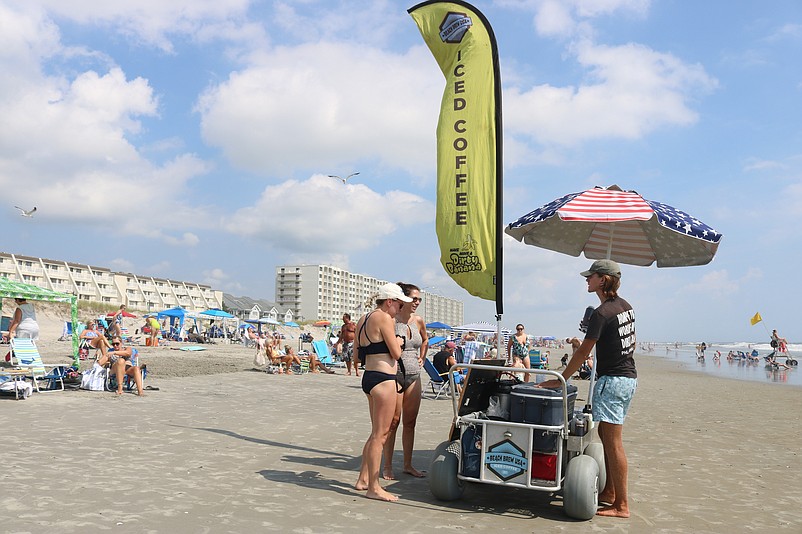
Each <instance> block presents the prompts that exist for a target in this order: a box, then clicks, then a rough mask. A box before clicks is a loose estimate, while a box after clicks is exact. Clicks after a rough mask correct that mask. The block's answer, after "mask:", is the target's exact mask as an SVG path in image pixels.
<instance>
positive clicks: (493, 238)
mask: <svg viewBox="0 0 802 534" xmlns="http://www.w3.org/2000/svg"><path fill="white" fill-rule="evenodd" d="M409 14H410V15H411V16H412V18H413V19H414V20H415V22H416V23H417V25H418V29H419V30H420V33H421V35H422V36H423V40H424V41H425V42H426V45H427V46H428V47H429V50H430V51H431V52H432V55H433V56H434V58H435V60H436V61H437V64H438V65H439V66H440V70H441V71H442V72H443V75H444V76H445V78H446V87H445V91H444V93H443V99H442V102H441V107H440V120H439V122H438V125H437V217H436V230H437V238H438V241H439V243H440V263H442V265H443V268H444V269H445V270H446V272H447V273H448V274H449V275H450V276H451V278H453V279H454V281H455V282H457V283H458V284H459V285H460V286H462V287H463V288H465V289H466V290H467V291H468V292H469V293H470V294H471V295H474V296H476V297H480V298H483V299H487V300H495V301H496V312H497V313H498V314H500V313H501V271H502V269H501V261H502V258H501V253H502V251H501V237H502V235H503V232H502V231H501V228H502V227H503V226H502V225H503V221H502V220H501V201H502V199H501V161H502V158H501V83H500V79H499V78H500V76H499V66H498V50H497V47H496V40H495V36H494V35H493V30H492V28H491V27H490V24H489V23H488V21H487V19H486V18H485V17H484V15H482V14H481V13H480V12H479V11H478V10H477V9H476V8H474V7H473V6H471V5H470V4H468V3H467V2H463V1H459V0H454V1H451V2H441V1H426V2H422V3H420V4H418V5H416V6H414V7H412V8H411V9H409Z"/></svg>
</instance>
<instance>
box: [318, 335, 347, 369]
mask: <svg viewBox="0 0 802 534" xmlns="http://www.w3.org/2000/svg"><path fill="white" fill-rule="evenodd" d="M312 350H314V351H315V354H317V359H318V361H319V362H320V363H322V364H323V365H325V366H327V367H345V362H344V361H342V360H340V361H336V362H335V361H334V357H333V356H332V355H331V351H330V350H329V344H328V343H326V342H325V341H323V340H322V339H321V340H319V341H313V342H312Z"/></svg>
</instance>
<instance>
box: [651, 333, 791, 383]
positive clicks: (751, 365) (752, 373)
mask: <svg viewBox="0 0 802 534" xmlns="http://www.w3.org/2000/svg"><path fill="white" fill-rule="evenodd" d="M753 349H757V351H758V354H759V355H760V361H759V362H749V361H745V360H727V354H728V353H729V352H730V351H734V352H737V351H742V352H745V353H750V352H752V350H753ZM772 350H773V349H772V348H771V346H769V344H768V343H745V342H734V343H713V344H711V345H709V346H708V347H707V350H706V351H705V358H704V360H700V359H698V358H697V357H696V343H646V344H644V345H643V346H642V347H639V348H638V352H640V353H644V354H650V355H654V356H659V357H661V358H666V359H670V360H675V361H679V362H682V364H683V365H684V367H685V368H687V369H689V370H691V371H697V372H700V373H707V374H711V375H715V376H721V377H726V378H734V379H737V380H749V381H754V382H767V383H774V384H783V385H790V386H800V387H802V371H801V370H800V368H799V366H796V367H791V368H790V369H782V368H780V369H772V368H770V367H769V368H767V367H766V362H765V360H763V357H764V356H767V355H768V354H770V353H771V352H772ZM716 351H719V352H720V353H721V357H720V358H719V360H718V361H716V360H715V359H714V358H713V357H714V355H715V354H716ZM788 352H789V354H790V355H791V356H792V357H793V358H795V359H796V360H797V361H802V344H793V343H792V344H790V345H788ZM777 361H778V362H779V363H785V358H782V357H778V358H777Z"/></svg>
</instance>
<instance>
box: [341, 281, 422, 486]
mask: <svg viewBox="0 0 802 534" xmlns="http://www.w3.org/2000/svg"><path fill="white" fill-rule="evenodd" d="M411 301H412V299H411V298H409V297H407V296H406V295H404V292H403V291H401V288H400V287H398V286H397V285H396V284H384V285H383V286H381V287H380V288H379V294H378V295H377V298H376V309H375V310H373V311H371V312H370V313H368V314H367V315H365V316H364V317H362V318H361V319H360V320H359V322H358V323H357V326H356V332H357V334H356V338H355V339H354V350H355V351H356V353H357V354H363V355H364V356H365V372H364V373H362V390H363V391H364V392H365V395H366V396H367V397H368V408H369V410H370V421H371V432H370V437H368V440H367V441H366V442H365V446H364V447H363V449H362V465H361V466H360V469H359V478H358V479H357V481H356V484H355V485H354V487H355V488H356V489H358V490H367V493H366V495H365V496H366V497H368V498H370V499H377V500H381V501H396V500H398V497H397V496H396V495H393V494H391V493H389V492H387V491H386V490H385V489H384V488H382V487H381V485H380V484H379V470H380V467H381V456H382V448H383V447H384V444H385V442H386V441H387V435H388V434H389V432H390V423H391V422H392V420H393V414H394V413H395V404H396V397H397V396H398V393H397V389H396V381H395V377H396V369H397V367H398V366H397V361H398V359H399V358H400V357H401V352H402V346H401V341H402V339H400V338H398V337H396V333H395V315H396V314H397V313H398V310H399V309H400V308H401V305H402V303H404V302H411Z"/></svg>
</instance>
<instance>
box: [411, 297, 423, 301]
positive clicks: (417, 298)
mask: <svg viewBox="0 0 802 534" xmlns="http://www.w3.org/2000/svg"><path fill="white" fill-rule="evenodd" d="M420 301H421V298H420V297H412V302H420Z"/></svg>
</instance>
